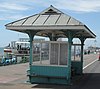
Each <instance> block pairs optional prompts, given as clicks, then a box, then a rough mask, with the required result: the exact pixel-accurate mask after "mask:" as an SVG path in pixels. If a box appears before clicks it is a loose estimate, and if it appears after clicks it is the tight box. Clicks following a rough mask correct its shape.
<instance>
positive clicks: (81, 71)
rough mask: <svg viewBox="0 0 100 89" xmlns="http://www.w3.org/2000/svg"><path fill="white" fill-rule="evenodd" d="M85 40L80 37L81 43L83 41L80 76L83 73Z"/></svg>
mask: <svg viewBox="0 0 100 89" xmlns="http://www.w3.org/2000/svg"><path fill="white" fill-rule="evenodd" d="M85 40H86V38H84V37H80V41H81V66H80V68H81V70H80V74H82V73H83V50H84V48H83V46H84V41H85Z"/></svg>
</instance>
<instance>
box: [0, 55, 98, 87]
mask: <svg viewBox="0 0 100 89" xmlns="http://www.w3.org/2000/svg"><path fill="white" fill-rule="evenodd" d="M96 59H97V55H95V54H91V55H86V56H84V67H85V66H87V65H88V64H90V63H92V62H93V61H94V60H96ZM27 69H28V63H25V64H17V65H10V66H3V67H0V89H99V88H100V61H95V62H94V63H93V64H91V65H89V66H87V67H86V68H84V74H83V75H82V76H76V77H74V78H72V79H73V81H72V82H73V83H72V85H69V86H65V85H50V84H29V83H26V82H25V81H27V80H28V78H27V76H26V70H27Z"/></svg>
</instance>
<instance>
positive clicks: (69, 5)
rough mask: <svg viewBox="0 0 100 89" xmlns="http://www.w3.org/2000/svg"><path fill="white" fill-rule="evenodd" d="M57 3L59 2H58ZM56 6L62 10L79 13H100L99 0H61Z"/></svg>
mask: <svg viewBox="0 0 100 89" xmlns="http://www.w3.org/2000/svg"><path fill="white" fill-rule="evenodd" d="M56 1H57V0H56ZM55 5H56V6H57V7H59V8H62V9H68V10H73V11H78V12H99V11H100V1H99V0H60V1H57V2H56V3H55Z"/></svg>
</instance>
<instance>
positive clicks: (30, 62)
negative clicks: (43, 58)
mask: <svg viewBox="0 0 100 89" xmlns="http://www.w3.org/2000/svg"><path fill="white" fill-rule="evenodd" d="M29 37H30V61H29V65H30V66H31V65H32V62H33V37H34V36H33V35H31V34H30V35H29Z"/></svg>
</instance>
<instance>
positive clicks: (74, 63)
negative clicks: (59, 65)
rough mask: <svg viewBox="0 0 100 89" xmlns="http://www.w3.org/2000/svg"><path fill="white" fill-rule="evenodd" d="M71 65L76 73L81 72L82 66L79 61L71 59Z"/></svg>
mask: <svg viewBox="0 0 100 89" xmlns="http://www.w3.org/2000/svg"><path fill="white" fill-rule="evenodd" d="M71 65H72V68H73V69H74V72H75V74H76V75H77V74H81V71H82V69H81V66H82V64H81V61H72V62H71Z"/></svg>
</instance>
